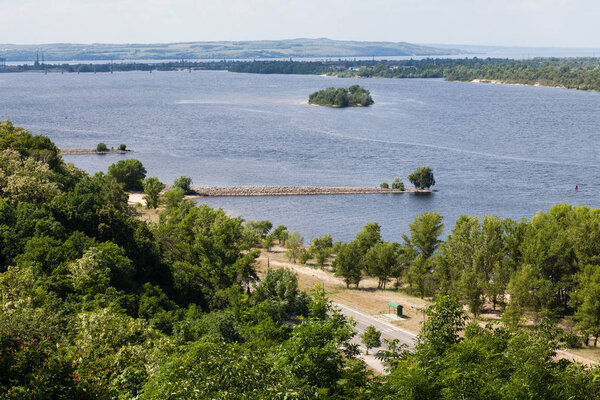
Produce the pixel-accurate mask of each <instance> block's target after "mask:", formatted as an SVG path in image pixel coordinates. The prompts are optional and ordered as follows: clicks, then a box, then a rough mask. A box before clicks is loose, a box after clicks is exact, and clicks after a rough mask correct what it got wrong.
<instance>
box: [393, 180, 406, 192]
mask: <svg viewBox="0 0 600 400" xmlns="http://www.w3.org/2000/svg"><path fill="white" fill-rule="evenodd" d="M392 189H399V190H404V183H403V182H402V180H401V179H400V178H394V181H393V182H392Z"/></svg>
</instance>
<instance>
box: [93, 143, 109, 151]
mask: <svg viewBox="0 0 600 400" xmlns="http://www.w3.org/2000/svg"><path fill="white" fill-rule="evenodd" d="M96 151H97V152H98V153H104V152H107V151H108V147H106V145H105V144H104V143H102V142H100V143H98V145H97V146H96Z"/></svg>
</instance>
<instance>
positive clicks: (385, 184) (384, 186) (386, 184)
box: [379, 182, 390, 189]
mask: <svg viewBox="0 0 600 400" xmlns="http://www.w3.org/2000/svg"><path fill="white" fill-rule="evenodd" d="M379 187H380V188H382V189H389V187H390V185H388V183H387V182H381V184H379Z"/></svg>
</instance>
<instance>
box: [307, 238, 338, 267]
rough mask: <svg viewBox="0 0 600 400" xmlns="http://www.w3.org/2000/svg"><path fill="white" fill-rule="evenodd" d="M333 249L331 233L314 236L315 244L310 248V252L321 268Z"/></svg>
mask: <svg viewBox="0 0 600 400" xmlns="http://www.w3.org/2000/svg"><path fill="white" fill-rule="evenodd" d="M332 251H333V241H332V239H331V235H329V234H327V235H323V236H321V237H316V238H314V239H313V244H312V245H311V246H310V248H309V252H310V254H311V255H312V256H313V257H314V258H315V260H316V261H317V265H318V266H319V267H321V268H323V267H324V266H325V262H326V261H327V258H329V256H330V255H331V252H332Z"/></svg>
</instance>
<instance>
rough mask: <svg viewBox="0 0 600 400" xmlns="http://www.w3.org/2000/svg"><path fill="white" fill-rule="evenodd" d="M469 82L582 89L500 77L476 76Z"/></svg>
mask: <svg viewBox="0 0 600 400" xmlns="http://www.w3.org/2000/svg"><path fill="white" fill-rule="evenodd" d="M469 82H471V83H489V84H492V85H510V86H533V87H547V88H554V89H568V90H580V89H577V88H568V87H566V86H556V85H554V86H550V85H542V84H541V83H539V82H535V83H515V82H510V81H502V80H499V79H481V78H475V79H472V80H470V81H469Z"/></svg>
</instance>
